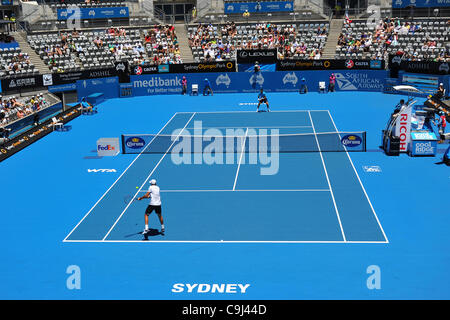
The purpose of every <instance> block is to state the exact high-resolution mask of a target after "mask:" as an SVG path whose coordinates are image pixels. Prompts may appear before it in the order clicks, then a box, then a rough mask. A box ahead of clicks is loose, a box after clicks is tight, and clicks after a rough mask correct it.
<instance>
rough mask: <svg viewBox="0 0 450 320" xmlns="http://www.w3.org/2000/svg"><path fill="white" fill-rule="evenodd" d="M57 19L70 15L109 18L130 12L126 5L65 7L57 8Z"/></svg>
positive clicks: (120, 16) (66, 18)
mask: <svg viewBox="0 0 450 320" xmlns="http://www.w3.org/2000/svg"><path fill="white" fill-rule="evenodd" d="M56 14H57V18H58V20H68V19H70V18H71V17H72V15H75V16H77V18H78V19H109V18H128V17H129V15H130V12H129V10H128V7H100V8H75V9H74V8H67V9H58V10H57V12H56Z"/></svg>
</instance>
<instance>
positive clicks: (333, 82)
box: [328, 73, 336, 92]
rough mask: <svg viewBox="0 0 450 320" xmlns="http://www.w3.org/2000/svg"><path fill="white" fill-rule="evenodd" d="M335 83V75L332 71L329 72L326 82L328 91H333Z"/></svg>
mask: <svg viewBox="0 0 450 320" xmlns="http://www.w3.org/2000/svg"><path fill="white" fill-rule="evenodd" d="M335 84H336V76H335V75H334V73H332V74H331V76H330V79H329V84H328V92H334V86H335Z"/></svg>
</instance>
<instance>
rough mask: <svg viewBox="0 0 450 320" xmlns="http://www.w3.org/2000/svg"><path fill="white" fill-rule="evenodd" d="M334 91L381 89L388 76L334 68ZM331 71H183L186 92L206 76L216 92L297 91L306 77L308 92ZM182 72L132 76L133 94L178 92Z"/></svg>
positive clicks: (201, 81) (378, 71)
mask: <svg viewBox="0 0 450 320" xmlns="http://www.w3.org/2000/svg"><path fill="white" fill-rule="evenodd" d="M333 73H334V74H335V76H336V88H335V89H336V91H377V92H380V91H383V90H384V88H385V84H386V78H387V77H388V73H387V71H384V70H376V71H375V70H364V71H363V70H337V71H333ZM330 75H331V72H330V71H292V72H285V71H280V72H258V73H254V72H237V73H236V72H232V73H225V72H224V73H220V72H218V73H195V74H186V75H185V76H186V79H187V81H188V92H190V91H191V88H192V85H193V84H197V85H198V88H199V93H200V94H202V92H203V86H204V85H203V84H204V80H205V78H207V79H208V80H209V82H210V83H211V88H212V90H213V91H214V92H217V93H233V92H257V91H258V90H259V89H260V88H263V89H264V90H265V91H266V92H289V91H293V92H297V91H298V90H299V88H300V81H301V79H302V78H305V80H306V84H307V86H308V89H309V91H318V89H319V81H325V82H326V83H328V78H329V77H330ZM182 78H183V75H182V74H153V75H150V74H148V75H140V76H131V84H132V90H133V95H135V96H140V95H153V94H181V79H182Z"/></svg>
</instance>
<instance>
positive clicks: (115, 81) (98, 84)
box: [76, 77, 120, 100]
mask: <svg viewBox="0 0 450 320" xmlns="http://www.w3.org/2000/svg"><path fill="white" fill-rule="evenodd" d="M76 84H77V93H78V99H79V100H81V98H82V97H87V96H89V95H90V94H93V93H103V96H102V97H103V98H104V99H112V98H118V97H119V93H120V92H119V91H120V90H119V88H120V86H119V78H118V77H110V78H99V79H86V80H78V81H77V82H76Z"/></svg>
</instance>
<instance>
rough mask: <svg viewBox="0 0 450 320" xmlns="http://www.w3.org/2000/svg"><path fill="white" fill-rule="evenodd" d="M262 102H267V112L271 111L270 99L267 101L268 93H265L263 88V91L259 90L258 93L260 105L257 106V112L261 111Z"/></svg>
mask: <svg viewBox="0 0 450 320" xmlns="http://www.w3.org/2000/svg"><path fill="white" fill-rule="evenodd" d="M261 103H265V104H266V106H267V112H269V111H270V109H269V101H267V97H266V94H265V93H264V90H263V89H262V88H261V91H260V92H259V95H258V107H256V112H258V111H259V106H260V105H261Z"/></svg>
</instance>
